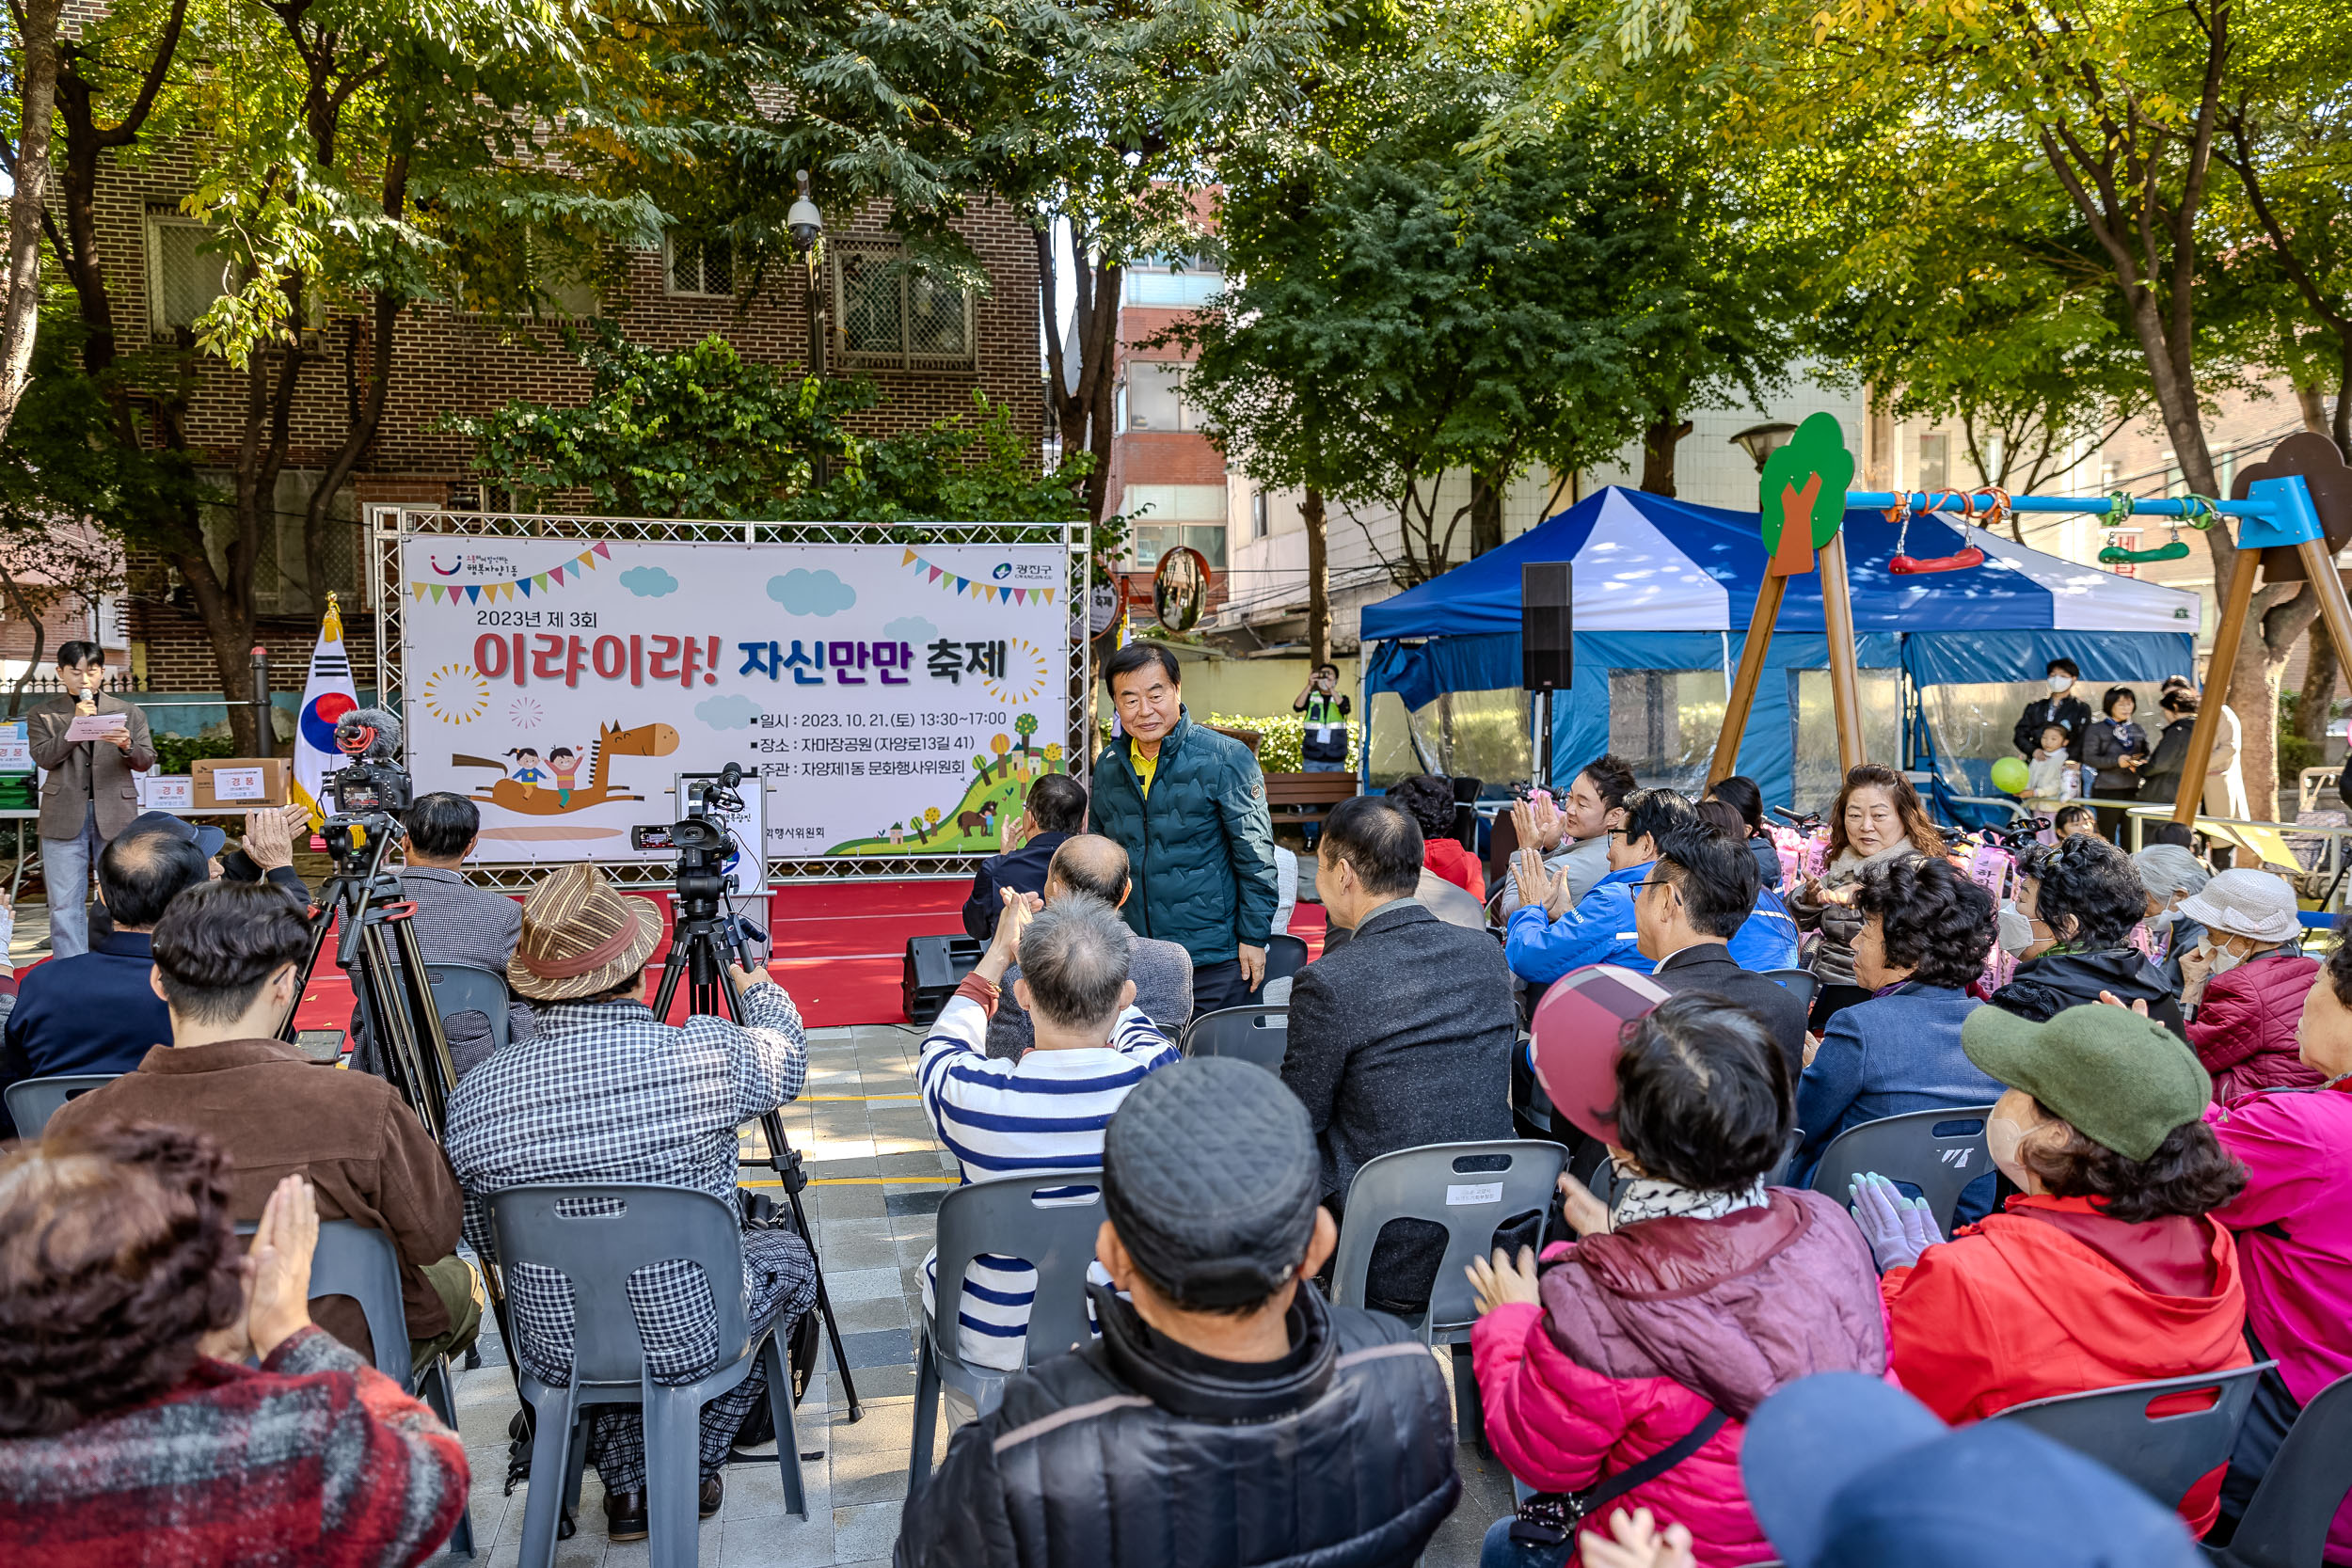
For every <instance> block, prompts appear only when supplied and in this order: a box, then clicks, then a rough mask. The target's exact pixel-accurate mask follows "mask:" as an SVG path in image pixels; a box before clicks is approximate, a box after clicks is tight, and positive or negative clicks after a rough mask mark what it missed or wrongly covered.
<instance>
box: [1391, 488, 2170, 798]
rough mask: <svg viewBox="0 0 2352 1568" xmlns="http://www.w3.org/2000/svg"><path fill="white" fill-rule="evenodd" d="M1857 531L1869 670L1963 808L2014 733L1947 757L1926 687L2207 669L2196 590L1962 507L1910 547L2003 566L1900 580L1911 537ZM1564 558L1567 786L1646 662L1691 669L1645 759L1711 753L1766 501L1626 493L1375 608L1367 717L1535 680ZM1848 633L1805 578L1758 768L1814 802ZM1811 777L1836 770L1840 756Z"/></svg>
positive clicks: (1779, 787)
mask: <svg viewBox="0 0 2352 1568" xmlns="http://www.w3.org/2000/svg"><path fill="white" fill-rule="evenodd" d="M1845 537H1846V557H1847V562H1848V582H1849V584H1850V586H1851V596H1852V600H1853V618H1854V630H1855V634H1856V639H1857V648H1856V652H1857V655H1858V657H1859V660H1860V663H1861V665H1862V666H1863V668H1864V670H1865V672H1866V673H1869V672H1883V673H1882V674H1880V675H1878V676H1877V677H1876V683H1877V686H1878V687H1879V688H1880V689H1881V695H1882V697H1883V699H1884V701H1883V702H1882V703H1881V704H1880V705H1879V707H1880V710H1881V711H1883V714H1884V717H1885V719H1886V721H1887V722H1888V723H1889V724H1890V726H1899V734H1900V741H1899V744H1900V745H1901V747H1902V749H1903V751H1904V753H1905V755H1904V758H1903V760H1904V763H1905V765H1906V766H1909V767H1913V768H1926V769H1931V770H1932V771H1934V772H1935V773H1936V775H1937V781H1936V783H1937V787H1938V789H1939V791H1940V792H1941V793H1943V794H1944V795H1945V796H1946V797H1947V804H1948V798H1949V797H1951V796H1956V795H1957V796H1968V795H1979V796H1980V795H1987V794H1990V793H1991V778H1990V768H1991V764H1992V761H1993V755H1994V754H2000V753H2001V752H2006V751H2007V738H2008V723H2007V721H2003V722H2002V723H2001V724H2000V726H1999V733H2000V741H2001V745H2000V749H1999V752H1994V753H1993V754H1982V755H1971V756H1968V757H1965V758H1962V757H1953V756H1939V755H1938V754H1937V743H1936V736H1935V734H1934V727H1933V726H1932V725H1931V724H1930V723H1928V722H1927V721H1926V720H1925V719H1924V717H1923V716H1922V714H1921V711H1920V706H1919V703H1920V693H1921V692H1922V690H1923V689H1927V688H1930V687H1933V686H1937V685H1949V684H1963V685H1973V684H1989V683H1996V682H2012V681H2032V682H2039V681H2040V680H2041V679H2042V671H2043V667H2044V666H2045V665H2046V664H2047V662H2048V661H2049V660H2050V659H2052V658H2055V657H2059V656H2061V655H2062V656H2064V657H2068V658H2072V659H2073V660H2074V662H2075V663H2076V664H2077V665H2078V666H2080V667H2081V670H2082V673H2083V677H2084V680H2085V682H2086V683H2087V684H2090V685H2094V686H2095V685H2100V684H2105V683H2108V682H2120V681H2148V680H2155V679H2159V678H2161V677H2162V676H2164V675H2167V674H2170V673H2175V672H2179V673H2189V672H2190V671H2191V670H2192V669H2193V667H2194V666H2193V663H2192V658H2193V652H2194V648H2195V641H2196V633H2197V628H2198V615H2199V610H2198V599H2197V595H2196V594H2190V593H2185V592H2183V591H2181V590H2178V589H2171V588H2164V587H2160V586H2158V585H2156V584H2154V583H2148V582H2141V581H2138V580H2137V579H2135V578H2126V577H2122V576H2119V575H2117V574H2115V573H2111V572H2107V571H2104V570H2101V569H2099V568H2097V567H2091V566H2083V565H2079V564H2077V563H2075V562H2068V561H2063V560H2060V559H2058V557H2056V556H2050V555H2044V554H2042V552H2041V551H2038V550H2032V549H2027V548H2026V547H2025V546H2021V545H2018V544H2016V543H2014V542H2013V541H2010V540H2007V539H2003V538H1999V537H1996V536H1994V535H1993V534H1990V533H1988V532H1986V531H1983V530H1981V529H1975V528H1966V529H1963V526H1962V525H1961V524H1960V522H1959V520H1958V519H1957V518H1949V517H1946V516H1943V515H1931V516H1925V517H1917V518H1915V519H1913V521H1912V524H1911V537H1910V541H1909V545H1908V550H1909V553H1910V554H1911V555H1913V556H1914V557H1920V558H1929V557H1935V556H1944V555H1950V554H1954V553H1956V552H1958V551H1959V550H1960V549H1962V548H1963V546H1965V545H1968V544H1974V545H1976V546H1978V547H1979V548H1981V549H1982V550H1984V551H1985V553H1986V556H1987V558H1988V559H1987V560H1986V561H1985V562H1984V563H1983V564H1982V565H1980V566H1976V567H1972V568H1969V569H1967V570H1963V571H1957V572H1939V573H1929V574H1921V575H1913V576H1898V575H1896V574H1895V573H1893V572H1890V571H1889V570H1888V569H1887V563H1888V562H1889V561H1890V560H1892V559H1893V557H1894V555H1895V546H1896V538H1897V531H1896V527H1895V525H1894V524H1892V523H1889V522H1888V521H1887V520H1886V518H1885V517H1884V516H1883V515H1882V514H1880V513H1876V512H1849V513H1847V514H1846V523H1845ZM1550 561H1566V562H1572V563H1573V567H1574V579H1575V626H1576V679H1575V686H1574V688H1573V689H1571V690H1570V691H1567V692H1564V693H1562V694H1560V696H1559V697H1558V698H1557V699H1556V700H1555V702H1554V704H1553V710H1552V758H1553V781H1552V782H1553V784H1554V785H1555V787H1557V786H1564V785H1565V784H1567V783H1568V782H1570V781H1571V780H1572V779H1573V776H1574V772H1575V770H1576V769H1577V768H1580V767H1581V766H1582V765H1583V763H1584V762H1585V761H1587V760H1589V759H1590V758H1592V757H1594V756H1596V755H1598V754H1599V753H1600V752H1603V751H1607V750H1611V749H1612V742H1613V736H1615V733H1616V732H1615V730H1614V729H1613V726H1622V725H1624V724H1626V723H1627V722H1628V714H1627V712H1626V711H1625V710H1626V707H1627V704H1628V701H1629V693H1630V692H1632V691H1633V690H1635V689H1639V688H1641V687H1642V683H1640V682H1635V683H1633V685H1632V686H1627V685H1625V684H1624V681H1625V677H1627V676H1628V675H1629V674H1630V673H1636V672H1679V673H1682V674H1683V675H1684V676H1686V677H1690V678H1687V679H1681V680H1678V681H1677V682H1676V683H1674V684H1671V685H1665V686H1661V685H1660V684H1659V683H1658V682H1657V681H1656V680H1655V679H1653V680H1652V681H1651V682H1650V683H1649V684H1648V685H1647V688H1646V689H1647V690H1648V691H1649V693H1650V698H1649V701H1650V703H1651V705H1652V707H1653V708H1654V709H1657V711H1654V712H1652V713H1651V714H1650V715H1649V716H1648V719H1647V721H1648V722H1649V723H1650V724H1651V726H1652V728H1653V730H1658V729H1671V730H1672V731H1673V733H1674V736H1677V737H1678V739H1669V741H1668V742H1667V745H1666V749H1665V751H1664V752H1661V751H1660V750H1659V749H1658V748H1657V747H1655V746H1652V747H1651V748H1649V749H1648V750H1647V752H1645V754H1647V755H1648V756H1650V757H1652V758H1653V759H1656V758H1658V757H1660V756H1661V755H1667V753H1669V752H1671V753H1672V756H1670V757H1669V759H1668V760H1669V761H1671V760H1672V757H1680V758H1682V759H1684V761H1685V766H1686V767H1687V765H1688V763H1687V759H1688V758H1689V757H1690V756H1691V755H1692V752H1693V750H1694V748H1696V746H1697V741H1698V739H1699V737H1702V736H1703V741H1704V750H1705V751H1707V752H1711V750H1712V747H1713V742H1714V731H1715V727H1716V726H1718V725H1720V724H1721V722H1722V715H1723V703H1724V691H1725V689H1727V687H1728V684H1729V678H1730V673H1731V671H1732V669H1733V668H1734V667H1735V666H1736V665H1737V663H1738V661H1739V657H1740V644H1741V641H1742V640H1743V639H1744V637H1745V635H1746V632H1747V626H1748V621H1749V618H1750V616H1751V615H1752V614H1753V613H1754V610H1755V607H1756V594H1757V592H1758V589H1759V588H1760V586H1761V584H1762V581H1763V574H1764V564H1765V554H1764V546H1763V541H1762V538H1761V536H1760V534H1759V532H1758V530H1757V525H1756V514H1755V513H1752V512H1731V511H1725V510H1724V509H1722V508H1718V507H1711V506H1693V505H1691V504H1689V503H1687V502H1682V501H1676V500H1670V499H1665V498H1664V497H1661V496H1653V495H1649V494H1646V493H1645V492H1642V491H1638V490H1627V489H1622V488H1618V487H1615V486H1612V487H1610V488H1608V489H1604V490H1601V491H1599V492H1597V493H1596V494H1594V495H1592V496H1588V497H1586V498H1585V499H1583V500H1581V501H1579V502H1578V503H1577V504H1576V505H1574V506H1572V507H1570V508H1569V509H1568V510H1566V511H1565V512H1563V513H1561V514H1560V515H1557V516H1555V517H1553V518H1551V519H1550V520H1549V521H1547V522H1545V523H1543V524H1541V525H1540V526H1538V527H1536V528H1534V529H1532V530H1530V531H1527V532H1526V533H1523V534H1521V535H1520V536H1519V537H1518V538H1517V539H1514V540H1511V541H1510V542H1509V543H1507V544H1505V545H1503V546H1502V547H1501V548H1500V549H1495V550H1489V551H1488V552H1486V554H1485V555H1482V556H1480V557H1478V558H1477V559H1476V560H1474V561H1471V562H1466V563H1465V564H1463V565H1461V566H1457V567H1455V568H1454V570H1453V571H1450V572H1448V573H1446V574H1445V575H1444V576H1442V577H1439V578H1434V579H1432V580H1431V581H1428V582H1425V583H1422V584H1421V585H1420V586H1419V587H1416V588H1412V589H1408V590H1406V592H1405V593H1402V594H1397V595H1396V596H1395V597H1393V598H1391V599H1387V600H1384V601H1382V602H1381V603H1378V604H1374V605H1367V606H1365V607H1364V610H1363V619H1362V635H1363V639H1364V641H1367V642H1371V641H1377V642H1378V643H1379V646H1378V649H1377V650H1376V652H1373V653H1372V654H1370V656H1369V657H1367V659H1366V663H1365V676H1364V689H1365V694H1366V699H1367V703H1366V705H1367V709H1368V710H1369V708H1370V706H1371V703H1370V699H1371V697H1372V696H1373V695H1374V694H1375V693H1377V692H1381V691H1392V692H1394V693H1396V695H1397V696H1398V698H1399V699H1401V700H1402V702H1403V703H1404V705H1405V706H1406V708H1407V709H1417V708H1421V707H1422V706H1423V705H1426V704H1429V703H1431V702H1434V701H1435V700H1436V699H1437V698H1438V696H1439V695H1441V694H1443V693H1448V692H1463V691H1491V690H1495V689H1504V688H1516V687H1518V684H1519V675H1520V670H1519V569H1520V567H1521V566H1522V565H1524V564H1526V563H1528V562H1550ZM1828 646H1829V645H1828V640H1827V637H1826V634H1825V632H1824V629H1823V622H1822V616H1821V579H1820V573H1818V572H1815V573H1811V574H1808V575H1806V576H1804V577H1799V578H1791V579H1790V581H1789V584H1788V593H1787V594H1786V596H1785V597H1784V598H1783V600H1782V604H1781V610H1780V622H1779V626H1778V628H1777V630H1776V631H1775V633H1774V635H1773V638H1772V651H1771V657H1770V658H1769V660H1768V662H1767V665H1766V673H1765V678H1764V680H1763V683H1762V685H1761V686H1760V687H1759V689H1758V690H1757V693H1756V705H1755V707H1754V710H1753V711H1752V713H1751V714H1750V717H1749V721H1748V729H1747V733H1746V735H1745V736H1743V737H1742V739H1741V742H1740V771H1741V772H1742V773H1745V774H1747V775H1749V776H1750V777H1752V778H1754V779H1755V780H1756V782H1757V783H1758V784H1760V785H1761V786H1762V788H1763V791H1764V797H1765V799H1766V800H1768V801H1773V802H1777V803H1782V804H1794V803H1796V802H1795V800H1794V796H1795V793H1796V791H1797V789H1798V787H1799V773H1800V768H1799V759H1800V752H1801V750H1803V752H1804V754H1805V755H1806V756H1808V757H1812V758H1818V757H1819V756H1820V754H1821V753H1822V752H1823V749H1824V746H1825V745H1826V746H1827V747H1828V755H1829V756H1830V757H1831V759H1832V761H1831V763H1830V768H1831V773H1830V777H1831V778H1832V779H1833V780H1834V777H1835V770H1834V769H1835V764H1834V757H1835V749H1834V744H1831V743H1830V742H1829V740H1828V737H1827V734H1826V732H1825V731H1824V730H1823V728H1822V725H1823V724H1824V723H1825V722H1826V711H1825V707H1826V705H1825V701H1823V700H1822V699H1823V698H1825V693H1826V688H1825V684H1824V683H1825V680H1826V676H1825V675H1822V676H1818V677H1813V678H1812V679H1810V680H1807V679H1804V678H1801V677H1802V676H1803V673H1804V672H1814V671H1820V672H1825V671H1826V669H1827V667H1828ZM1710 672H1721V674H1720V676H1717V675H1712V674H1710ZM1613 688H1615V689H1616V694H1617V695H1618V697H1619V700H1618V701H1617V702H1616V703H1615V704H1614V705H1613V701H1612V698H1613ZM1889 704H1891V705H1892V706H1889ZM1367 717H1368V718H1369V717H1370V714H1369V711H1368V714H1367ZM2011 717H2013V713H2012V715H2011ZM1677 747H1678V748H1679V750H1677V749H1676V748H1677ZM1615 749H1618V750H1620V751H1623V750H1626V749H1627V748H1626V747H1625V746H1624V745H1623V744H1620V745H1618V746H1617V747H1616V748H1615ZM1632 749H1633V750H1635V751H1637V752H1640V751H1643V750H1644V748H1643V747H1641V746H1638V745H1637V746H1635V747H1633V748H1632ZM1367 750H1368V751H1369V748H1368V749H1367ZM1974 750H1976V751H1979V752H1982V751H1984V750H1986V748H1985V747H1983V746H1978V747H1976V748H1974ZM1704 760H1705V759H1704V756H1701V757H1700V758H1699V767H1700V768H1701V769H1702V771H1703V768H1704ZM1636 766H1637V767H1639V766H1640V764H1639V763H1638V762H1637V765H1636ZM1664 770H1666V769H1664V768H1661V767H1658V766H1653V767H1652V768H1650V769H1649V771H1650V772H1651V773H1653V774H1657V773H1659V772H1661V771H1664ZM1807 773H1808V778H1814V776H1815V775H1818V774H1819V773H1820V768H1819V767H1818V766H1814V767H1811V768H1808V769H1807ZM1683 782H1694V781H1689V780H1685V781H1683ZM1814 782H1815V783H1816V784H1818V782H1819V781H1818V778H1815V779H1814ZM1807 803H1808V804H1820V803H1823V802H1819V801H1808V802H1807Z"/></svg>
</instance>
